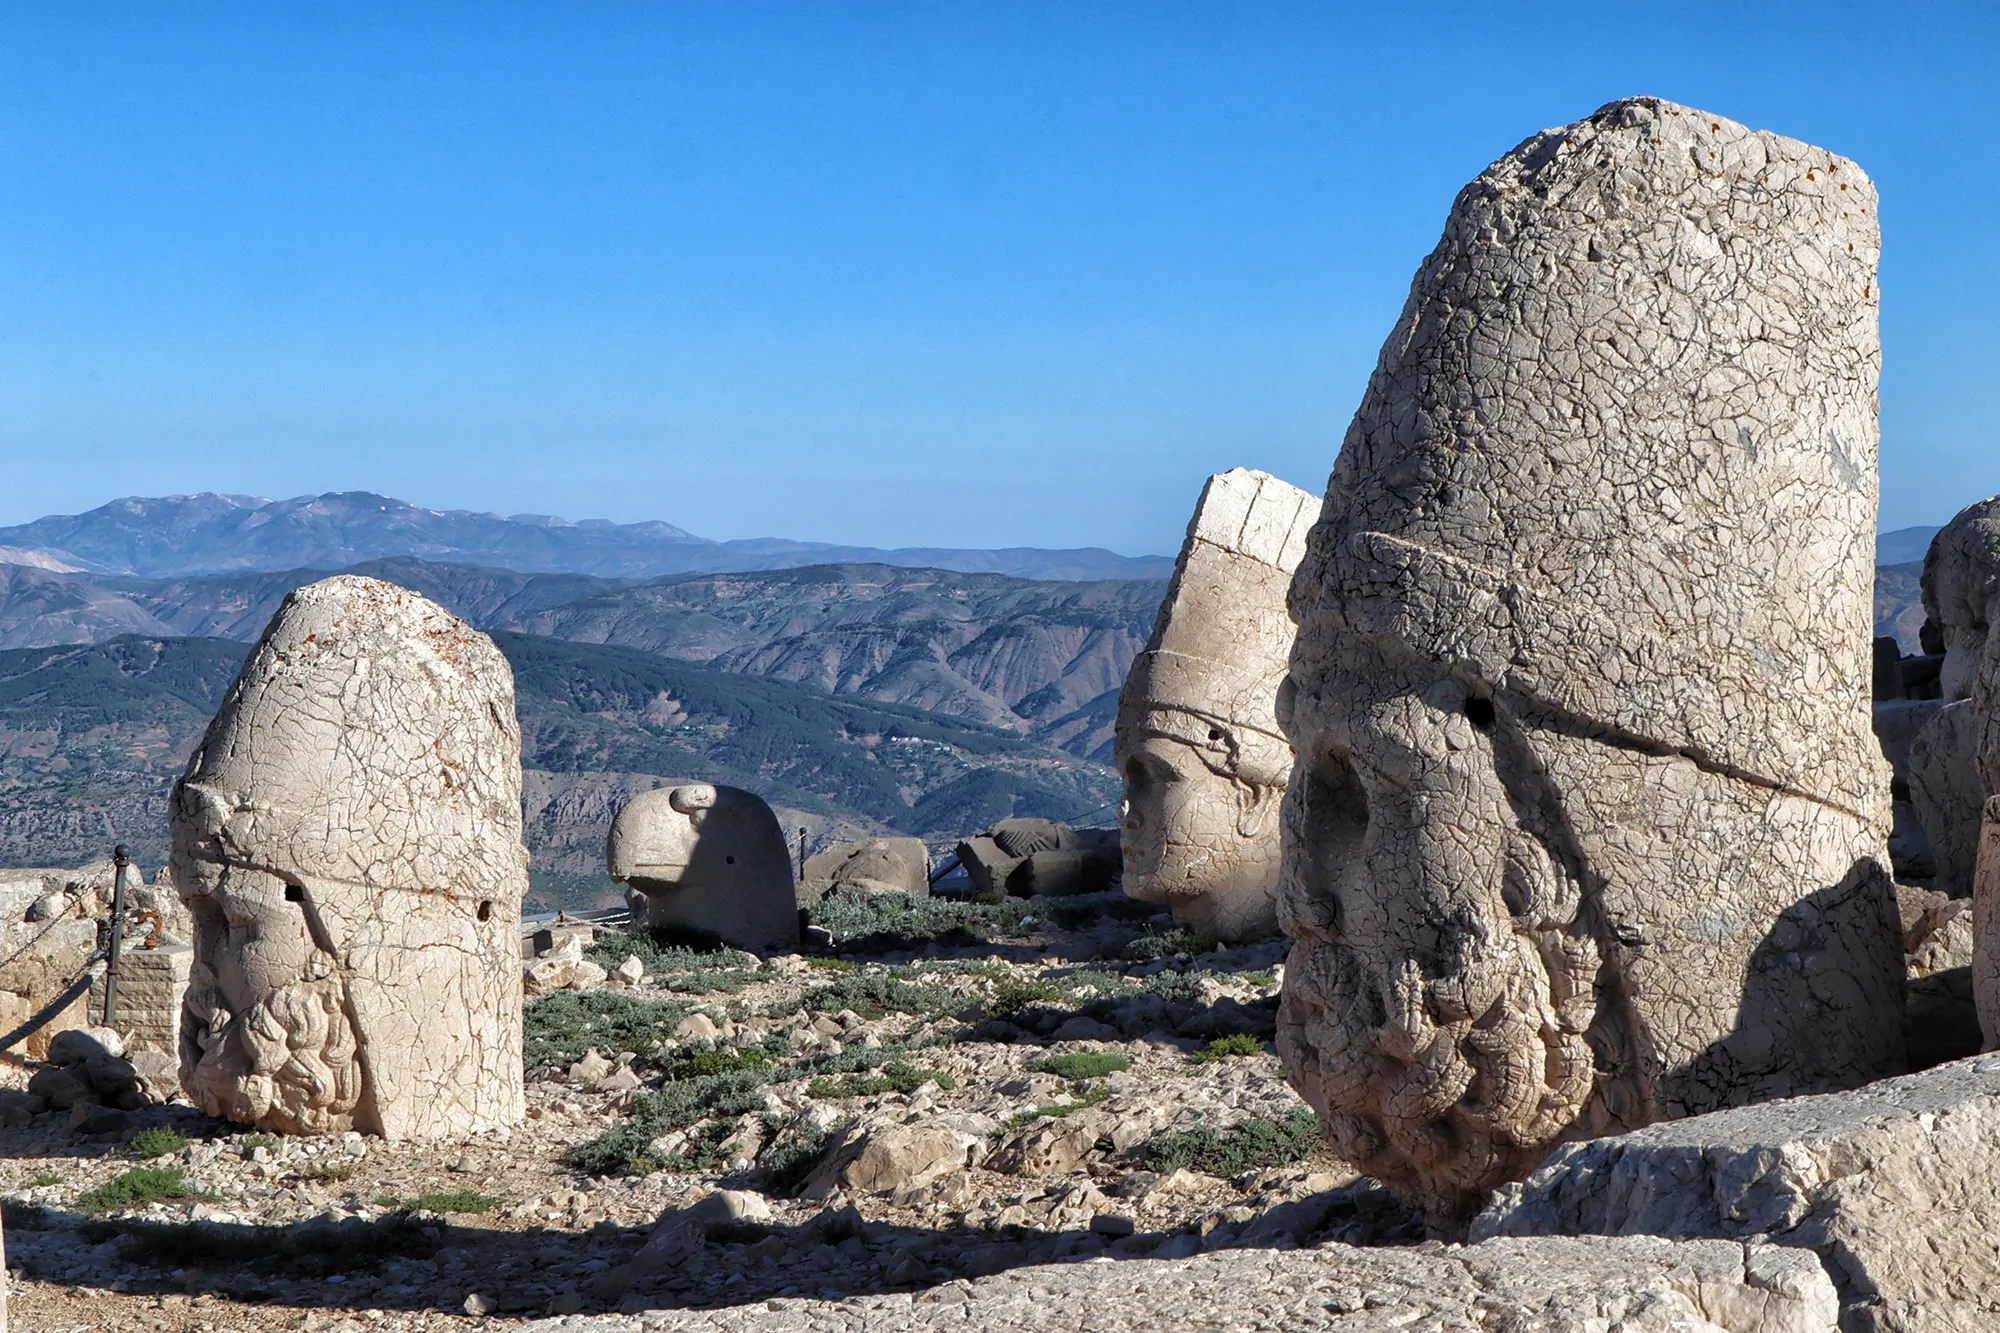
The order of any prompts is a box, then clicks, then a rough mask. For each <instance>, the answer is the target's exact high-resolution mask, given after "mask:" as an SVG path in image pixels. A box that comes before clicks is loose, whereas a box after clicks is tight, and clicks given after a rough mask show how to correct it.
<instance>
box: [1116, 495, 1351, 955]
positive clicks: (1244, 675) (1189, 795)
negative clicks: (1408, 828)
mask: <svg viewBox="0 0 2000 1333" xmlns="http://www.w3.org/2000/svg"><path fill="white" fill-rule="evenodd" d="M1318 513H1319V498H1318V497H1317V496H1313V495H1309V494H1307V493H1306V492H1304V491H1302V490H1300V489H1299V488H1298V487H1296V486H1291V485H1287V484H1286V483H1285V482H1282V481H1280V480H1278V479H1277V478H1276V477H1273V476H1270V475H1268V474H1266V473H1262V472H1252V471H1248V470H1246V469H1244V468H1236V469H1234V470H1232V471H1229V472H1224V473H1220V474H1218V475H1216V476H1213V477H1210V478H1209V479H1208V482H1207V484H1206V485H1204V486H1203V487H1202V492H1201V499H1200V501H1199V502H1198V503H1197V504H1196V506H1195V512H1194V518H1193V520H1192V521H1191V522H1190V523H1189V524H1188V533H1187V541H1186V542H1185V543H1184V544H1183V545H1182V547H1181V553H1180V558H1179V560H1178V561H1176V563H1175V565H1174V577H1173V581H1172V583H1171V584H1170V585H1169V586H1168V589H1167V595H1166V598H1165V600H1164V601H1162V603H1161V604H1160V614H1159V618H1158V620H1157V621H1156V622H1155V623H1154V626H1153V637H1152V638H1151V639H1150V640H1149V641H1148V642H1147V644H1146V649H1145V651H1144V652H1142V653H1140V654H1139V655H1138V657H1136V658H1135V659H1133V662H1132V668H1131V671H1130V673H1129V674H1128V675H1127V676H1126V678H1125V688H1124V690H1123V691H1122V692H1121V693H1120V694H1119V698H1118V728H1117V739H1116V745H1115V753H1116V762H1117V765H1118V772H1119V776H1120V777H1121V778H1122V779H1123V780H1124V784H1125V802H1124V812H1123V816H1122V818H1121V820H1120V824H1121V841H1122V843H1123V850H1124V860H1125V872H1124V875H1125V879H1124V883H1125V892H1126V893H1128V894H1129V895H1131V896H1132V897H1134V898H1139V899H1143V900H1146V901H1150V902H1158V903H1165V904H1167V905H1168V906H1169V907H1170V908H1171V909H1172V910H1173V913H1174V915H1175V917H1176V918H1178V919H1180V920H1182V921H1186V922H1188V923H1189V924H1191V925H1194V926H1197V927H1199V928H1202V929H1206V930H1212V931H1214V932H1215V933H1216V934H1217V935H1220V936H1222V937H1223V938H1226V939H1242V938H1248V937H1253V936H1257V935H1269V934H1274V933H1275V932H1276V929H1277V901H1276V895H1277V887H1278V848H1279V838H1278V805H1279V801H1280V799H1281V798H1282V797H1283V795H1284V791H1285V783H1286V782H1287V781H1288V780H1289V778H1290V777H1291V770H1292V746H1291V742H1290V741H1287V740H1286V739H1285V736H1284V733H1283V732H1282V731H1281V730H1279V727H1278V719H1277V713H1276V711H1275V710H1276V705H1277V697H1278V686H1279V684H1280V683H1281V682H1282V681H1283V680H1284V677H1285V663H1286V659H1287V657H1288V656H1289V654H1290V652H1291V646H1292V619H1291V615H1290V613H1289V612H1287V611H1286V609H1285V593H1286V590H1287V589H1288V588H1289V587H1290V586H1291V579H1292V571H1293V569H1294V568H1296V567H1297V565H1298V562H1299V557H1300V556H1301V555H1303V554H1304V553H1305V537H1306V531H1307V529H1308V528H1309V527H1310V526H1311V525H1312V521H1313V518H1314V517H1315V516H1316V515H1317V514H1318Z"/></svg>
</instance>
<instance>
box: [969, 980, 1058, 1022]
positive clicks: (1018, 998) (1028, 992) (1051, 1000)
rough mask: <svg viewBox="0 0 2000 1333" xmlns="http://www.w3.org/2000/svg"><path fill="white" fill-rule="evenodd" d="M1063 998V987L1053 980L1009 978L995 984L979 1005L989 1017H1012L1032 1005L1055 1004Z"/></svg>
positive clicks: (1016, 1016)
mask: <svg viewBox="0 0 2000 1333" xmlns="http://www.w3.org/2000/svg"><path fill="white" fill-rule="evenodd" d="M1063 998H1064V996H1063V988H1062V987H1061V986H1058V985H1056V983H1055V982H1053V981H1041V980H1033V981H1021V980H1015V979H1011V978H1010V979H1009V980H1006V981H1003V982H1001V983H999V984H998V985H996V986H995V987H994V988H993V993H992V994H991V995H989V996H987V997H986V1000H985V1003H984V1004H983V1005H982V1006H981V1007H982V1008H984V1009H985V1010H986V1012H987V1014H988V1015H989V1016H990V1017H993V1018H1006V1019H1013V1018H1019V1017H1020V1016H1021V1014H1022V1013H1023V1012H1025V1011H1026V1010H1027V1009H1029V1008H1030V1007H1032V1006H1034V1005H1039V1004H1056V1003H1060V1002H1061V1001H1062V1000H1063Z"/></svg>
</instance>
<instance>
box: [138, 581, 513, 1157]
mask: <svg viewBox="0 0 2000 1333" xmlns="http://www.w3.org/2000/svg"><path fill="white" fill-rule="evenodd" d="M171 817H172V826H173V836H174V857H173V878H174V886H175V888H176V889H177V890H178V891H179V893H180V895H181V897H182V898H183V899H184V900H185V901H186V903H187V905H188V907H189V909H190V910H191V912H192V914H193V921H194V926H193V935H194V964H193V974H192V977H191V979H190V981H189V984H188V992H187V1000H186V1004H185V1008H184V1010H183V1015H182V1023H181V1061H182V1074H183V1082H184V1083H185V1085H186V1087H187V1090H188V1094H189V1096H190V1097H191V1098H192V1099H193V1100H194V1102H195V1104H196V1105H198V1106H200V1107H201V1108H202V1109H203V1110H205V1111H208V1112H209V1113H210V1114H212V1115H219V1116H223V1117H226V1118H228V1119H231V1120H235V1121H238V1122H240V1123H243V1124H247V1125H254V1126H256V1127H258V1128H260V1129H266V1130H277V1131H280V1132H285V1133H297V1134H328V1133H339V1132H342V1131H344V1130H348V1129H350V1128H354V1129H361V1130H365V1131H368V1132H372V1133H377V1134H381V1135H383V1136H385V1137H387V1138H390V1139H405V1138H410V1139H437V1138H448V1137H459V1136H463V1135H465V1134H468V1133H472V1132H475V1131H478V1130H482V1129H489V1128H495V1127H500V1126H505V1125H511V1124H515V1123H517V1122H519V1121H520V1120H521V1119H522V1117H523V1113H524V1110H525V1105H524V1099H523V1094H522V1072H521V973H520V962H519V950H520V943H519V942H520V933H521V920H520V915H521V896H522V893H523V892H524V890H525V889H526V887H527V862H528V855H527V849H526V848H525V847H524V846H523V845H522V841H521V735H520V728H519V724H518V723H517V722H516V720H515V716H514V678H513V673H512V671H511V670H510V669H509V668H508V665H507V660H506V658H504V657H502V656H501V655H500V650H499V649H498V648H496V647H495V646H494V644H493V641H492V640H490V639H488V638H487V637H486V636H485V635H483V634H480V633H478V632H477V631H475V630H473V629H471V628H470V627H468V626H467V625H466V624H464V622H462V621H460V620H459V619H458V618H457V617H455V616H452V615H450V614H449V613H448V612H446V611H444V610H443V609H442V608H440V607H438V606H436V605H434V604H432V603H431V602H429V601H427V600H426V599H424V598H422V597H419V596H418V595H416V594H415V593H412V592H409V591H407V590H406V589H403V588H398V587H396V586H394V585H393V584H389V583H384V582H381V581H380V580H377V579H368V578H359V577H355V576H352V575H341V576H338V577H335V578H330V579H325V580H322V581H321V582H319V583H314V584H309V585H307V586H306V587H303V588H300V589H298V590H297V591H295V592H293V593H292V594H291V595H290V596H288V597H287V598H286V599H285V601H284V603H283V605H281V606H280V607H279V608H278V612H277V614H276V615H275V616H273V617H272V619H271V623H270V625H269V626H268V627H267V628H266V629H265V631H264V635H263V638H262V639H260V640H259V641H258V644H257V646H256V648H255V649H253V650H252V651H251V653H250V656H249V659H248V660H247V661H245V663H244V664H243V669H242V671H241V673H240V674H238V676H237V678H236V681H235V683H234V684H233V685H231V686H230V688H229V691H228V693H227V694H226V695H225V696H224V698H223V703H222V707H221V708H220V709H219V710H218V711H217V713H216V715H215V719H214V721H212V722H211V723H210V724H209V728H208V732H207V734H206V735H205V736H204V737H203V739H202V743H201V745H200V747H199V748H197V749H196V751H195V752H194V755H193V756H192V757H191V758H190V759H189V760H188V765H187V770H186V772H185V773H184V774H183V776H182V777H181V779H180V781H179V782H178V783H176V784H175V787H174V792H173V798H172V804H171Z"/></svg>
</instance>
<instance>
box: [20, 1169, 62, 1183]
mask: <svg viewBox="0 0 2000 1333" xmlns="http://www.w3.org/2000/svg"><path fill="white" fill-rule="evenodd" d="M62 1183H63V1178H62V1177H61V1176H59V1175H57V1174H56V1173H55V1172H53V1171H37V1172H35V1174H34V1175H32V1176H30V1177H28V1184H29V1185H30V1186H34V1185H60V1184H62Z"/></svg>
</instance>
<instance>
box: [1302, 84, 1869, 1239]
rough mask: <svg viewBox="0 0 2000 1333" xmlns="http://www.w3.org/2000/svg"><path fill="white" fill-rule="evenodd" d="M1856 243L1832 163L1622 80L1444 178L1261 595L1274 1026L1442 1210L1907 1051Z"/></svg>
mask: <svg viewBox="0 0 2000 1333" xmlns="http://www.w3.org/2000/svg"><path fill="white" fill-rule="evenodd" d="M1723 238H1726V239H1723ZM1878 243H1879V232H1878V228H1877V219H1876V216H1875V191H1874V187H1873V186H1872V185H1871V184H1870V182H1869V180H1868V178H1867V176H1866V175H1865V174H1864V173H1863V172H1862V171H1861V170H1860V169H1859V168H1858V167H1856V166H1855V165H1854V164H1853V163H1852V162H1848V161H1845V160H1843V159H1841V158H1838V157H1835V156H1834V155H1832V154H1830V153H1827V152H1826V151H1824V150H1823V149H1819V148H1814V147H1812V146H1810V145H1808V144H1803V143H1800V142H1798V141H1796V140H1791V139H1786V138H1782V137H1780V136H1778V135H1775V134H1770V133H1766V132H1761V131H1753V130H1750V129H1747V128H1745V127H1744V126H1741V125H1738V124H1735V123H1734V122H1731V121H1727V120H1724V119H1722V118H1721V117H1719V116H1714V115H1710V114H1707V113H1704V112H1700V111H1696V110H1694V109H1692V108H1689V107H1682V106H1676V105H1674V104H1673V103H1670V102H1665V101H1661V100H1658V99H1654V98H1634V99H1630V100H1626V101H1620V102H1615V103H1612V104H1611V105H1609V106H1606V107H1604V108H1603V109H1602V110H1600V111H1598V112H1597V113H1596V114H1595V115H1593V116H1591V117H1590V118H1589V119H1588V120H1584V121H1580V122H1578V123H1576V124H1573V125H1568V126H1563V127H1561V128H1558V129H1553V130H1548V131H1545V132H1543V133H1541V134H1538V135H1536V136H1534V137H1532V138H1530V139H1529V140H1527V141H1526V142H1525V143H1523V144H1521V145H1520V146H1519V147H1518V148H1516V149H1515V150H1514V151H1512V152H1510V153H1508V154H1507V155H1506V156H1505V157H1503V158H1501V159H1500V160H1499V161H1497V162H1495V163H1494V164H1493V165H1492V166H1490V167H1488V168H1487V169H1486V170H1485V171H1484V172H1482V173H1481V174H1480V176H1479V177H1478V178H1477V179H1476V180H1474V181H1473V182H1472V183H1471V184H1470V185H1468V186H1467V187H1466V188H1465V189H1464V190H1463V191H1461V192H1460V194H1459V196H1458V199H1457V201H1456V202H1455V204H1454V205H1453V208H1452V210H1451V214H1450V217H1449V218H1448V219H1447V221H1446V224H1445V230H1444V235H1443V238H1442V239H1441V240H1440V241H1439V243H1438V246H1437V248H1436V249H1435V250H1434V251H1433V252H1432V253H1431V255H1430V256H1429V258H1427V259H1426V260H1425V261H1424V263H1423V265H1422V266H1421V268H1420V269H1419V271H1418V273H1417V275H1416V277H1415V279H1414V281H1413V282H1412V284H1411V288H1410V294H1409V299H1408V301H1407V303H1406V304H1405V306H1404V308H1403V312H1402V315H1401V316H1400V318H1399V320H1398V321H1397V326H1396V328H1395V330H1394V331H1393V332H1392V334H1391V335H1390V337H1389V339H1388V340H1387V342H1386V343H1385V344H1384V347H1383V350H1382V354H1381V358H1380V360H1379V361H1378V363H1377V365H1376V368H1375V372H1374V374H1373V376H1372V377H1371V379H1370V381H1369V385H1368V389H1367V392H1366V394H1365V396H1364V398H1363V401H1362V404H1361V407H1360V409H1359V410H1358V411H1357V413H1356V414H1355V417H1354V420H1353V423H1352V424H1351V425H1350V427H1349V429H1348V433H1347V437H1346V440H1345V442H1344V444H1343V446H1342V448H1341V452H1340V455H1339V458H1338V459H1337V460H1336V461H1335V464H1334V470H1333V474H1332V476H1331V478H1330V479H1329V481H1328V484H1327V492H1326V500H1325V504H1324V507H1323V509H1322V512H1321V515H1320V518H1319V520H1318V522H1317V523H1316V524H1315V525H1314V527H1313V528H1312V531H1311V535H1310V537H1309V539H1308V541H1307V549H1306V554H1305V557H1304V559H1303V560H1302V561H1301V563H1300V565H1299V569H1298V572H1297V576H1296V578H1295V579H1294V581H1293V583H1292V587H1291V593H1290V603H1291V609H1292V611H1293V614H1294V616H1295V617H1296V620H1297V623H1298V638H1297V641H1296V643H1295V645H1294V648H1293V651H1292V658H1291V667H1290V672H1289V675H1288V678H1287V680H1286V682H1285V685H1284V688H1283V689H1282V691H1281V692H1280V695H1279V700H1278V704H1277V715H1278V719H1279V722H1280V723H1281V725H1282V726H1283V728H1284V731H1285V733H1286V735H1287V736H1288V737H1289V739H1290V740H1291V742H1292V745H1293V746H1294V748H1295V750H1296V752H1297V755H1298V760H1297V765H1296V767H1295V769H1294V771H1293V774H1292V780H1291V783H1290V785H1289V786H1288V787H1287V789H1286V793H1285V805H1284V863H1283V876H1282V879H1281V883H1280V890H1279V913H1280V920H1281V923H1282V924H1283V927H1284V929H1285V931H1286V933H1287V934H1289V935H1291V936H1292V937H1293V938H1294V939H1295V940H1296V945H1295V947H1294V949H1293V951H1292V954H1291V957H1290V959H1289V960H1288V962H1287V965H1286V968H1285V981H1284V998H1283V1004H1282V1008H1281V1011H1280V1015H1279V1023H1278V1041H1277V1044H1278V1051H1279V1055H1280V1057H1281V1058H1282V1059H1283V1061H1284V1062H1285V1065H1286V1067H1287V1069H1288V1071H1289V1072H1290V1074H1291V1076H1292V1078H1293V1081H1294V1082H1295V1084H1296V1086H1297V1087H1298V1088H1299V1090H1300V1092H1301V1093H1302V1094H1303V1095H1304V1096H1305V1097H1306V1099H1307V1100H1308V1101H1309V1102H1311V1104H1312V1105H1313V1107H1314V1108H1315V1109H1316V1110H1317V1111H1319V1112H1320V1114H1321V1117H1322V1120H1323V1123H1324V1125H1325V1127H1326V1129H1327V1131H1328V1135H1329V1138H1330V1140H1331V1145H1332V1147H1333V1150H1334V1151H1335V1153H1337V1154H1338V1155H1339V1156H1341V1157H1342V1158H1344V1159H1346V1160H1348V1161H1351V1162H1353V1163H1354V1164H1355V1165H1357V1166H1359V1167H1360V1168H1362V1169H1363V1170H1365V1171H1366V1172H1368V1173H1369V1174H1371V1175H1373V1176H1375V1177H1377V1178H1378V1179H1381V1180H1383V1181H1384V1182H1386V1183H1388V1184H1389V1185H1391V1186H1392V1187H1393V1188H1395V1189H1396V1190H1397V1192H1398V1193H1399V1194H1401V1195H1402V1196H1403V1197H1404V1198H1406V1199H1407V1200H1409V1201H1411V1202H1412V1203H1414V1204H1417V1205H1419V1206H1421V1207H1422V1208H1423V1209H1424V1210H1425V1211H1426V1212H1427V1213H1428V1214H1429V1216H1430V1218H1431V1220H1432V1221H1433V1222H1434V1223H1435V1224H1436V1225H1438V1226H1440V1227H1442V1228H1445V1229H1446V1230H1456V1229H1458V1228H1462V1227H1463V1226H1464V1225H1465V1223H1466V1222H1467V1221H1468V1220H1469V1219H1470V1216H1471V1214H1472V1213H1473V1212H1474V1211H1475V1210H1476V1209H1477V1208H1478V1206H1479V1205H1480V1202H1481V1201H1482V1200H1483V1199H1484V1198H1485V1196H1486V1193H1487V1191H1488V1190H1490V1189H1491V1188H1492V1187H1494V1186H1496V1185H1498V1184H1500V1183H1502V1182H1504V1181H1507V1180H1509V1179H1517V1178H1519V1177H1521V1176H1522V1175H1525V1174H1526V1173H1527V1172H1528V1171H1530V1170H1531V1169H1533V1167H1534V1166H1535V1165H1536V1164H1537V1163H1538V1162H1539V1161H1540V1160H1541V1158H1542V1157H1543V1156H1544V1155H1545V1154H1546V1153H1547V1152H1548V1151H1549V1150H1550V1148H1551V1147H1553V1146H1554V1145H1556V1144H1557V1143H1559V1142H1561V1141H1562V1140H1564V1139H1566V1138H1573V1137H1578V1136H1582V1135H1587V1134H1591V1133H1602V1132H1609V1131H1613V1130H1616V1129H1618V1128H1624V1127H1637V1126H1640V1125H1644V1124H1647V1123H1649V1122H1652V1121H1655V1120H1659V1119H1663V1118H1670V1117H1678V1116H1686V1115H1693V1114H1699V1113H1701V1112H1704V1111H1710V1110H1715V1109H1717V1108H1720V1107H1725V1106H1730V1105H1735V1104H1740V1103H1746V1102H1754V1101H1760V1100H1766V1099H1769V1098H1773V1097H1781V1096H1787V1095H1791V1094H1796V1093H1801V1092H1811V1091H1820V1090H1826V1089H1833V1088H1842V1087H1851V1086H1854V1085H1856V1084H1859V1083H1863V1082H1866V1081H1868V1080H1870V1079H1874V1078H1879V1077H1882V1076H1884V1075H1887V1074H1892V1073H1896V1072H1898V1071H1900V1070H1901V1068H1902V1067H1903V1060H1904V1042H1903V1035H1902V1009H1903V1005H1902V988H1903V951H1902V948H1901V940H1900V938H1899V935H1900V932H1899V930H1898V923H1897V918H1896V911H1895V900H1894V897H1893V893H1892V891H1891V886H1890V879H1889V874H1888V864H1889V863H1888V857H1887V849H1886V837H1887V834H1888V830H1889V791H1888V787H1889V774H1888V766H1887V764H1886V763H1885V762H1884V761H1883V758H1882V753H1881V750H1880V748H1879V746H1878V744H1877V742H1876V740H1875V738H1874V735H1873V734H1872V730H1871V725H1870V721H1871V719H1870V694H1871V689H1870V686H1871V668H1872V663H1871V656H1870V640H1871V628H1872V606H1871V601H1870V598H1871V590H1872V588H1873V581H1874V571H1873V558H1872V547H1871V537H1872V535H1873V532H1874V525H1875V498H1876V472H1875V456H1876V436H1877V429H1876V417H1875V386H1876V380H1877V372H1878V369H1879V365H1880V345H1879V341H1878V338H1877V332H1876V314H1877V307H1878V304H1879V291H1878V288H1877V287H1876V285H1875V266H1876V261H1877V254H1878ZM1773 328H1783V329H1787V330H1791V331H1793V332H1792V333H1791V334H1789V335H1788V336H1787V337H1785V338H1783V339H1781V340H1778V341H1771V340H1769V339H1768V338H1767V336H1766V335H1767V332H1768V331H1769V330H1770V329H1773ZM1722 478H1727V481H1726V482H1724V481H1721V480H1719V479H1722Z"/></svg>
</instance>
